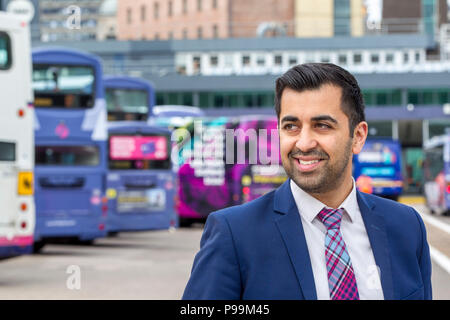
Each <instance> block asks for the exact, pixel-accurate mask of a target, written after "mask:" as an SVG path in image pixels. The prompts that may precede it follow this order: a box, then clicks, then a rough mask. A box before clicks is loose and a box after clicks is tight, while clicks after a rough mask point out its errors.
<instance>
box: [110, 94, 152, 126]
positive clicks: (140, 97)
mask: <svg viewBox="0 0 450 320" xmlns="http://www.w3.org/2000/svg"><path fill="white" fill-rule="evenodd" d="M106 105H107V108H108V121H121V120H130V121H133V120H138V121H140V120H144V121H145V120H147V116H148V111H149V105H148V93H147V92H146V91H145V90H135V89H117V88H109V89H106Z"/></svg>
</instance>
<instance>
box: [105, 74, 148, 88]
mask: <svg viewBox="0 0 450 320" xmlns="http://www.w3.org/2000/svg"><path fill="white" fill-rule="evenodd" d="M103 85H104V86H105V88H120V89H144V90H148V91H151V92H153V91H154V86H153V84H152V83H151V82H150V81H147V80H145V79H142V78H137V77H130V76H112V75H107V76H103Z"/></svg>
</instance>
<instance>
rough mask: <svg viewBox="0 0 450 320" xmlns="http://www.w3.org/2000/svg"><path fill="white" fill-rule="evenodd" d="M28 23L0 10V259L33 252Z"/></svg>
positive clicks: (32, 121) (31, 118)
mask: <svg viewBox="0 0 450 320" xmlns="http://www.w3.org/2000/svg"><path fill="white" fill-rule="evenodd" d="M30 47H31V42H30V30H29V26H28V23H26V22H25V21H23V19H21V18H19V17H17V16H14V15H12V14H10V13H5V12H1V11H0V258H8V257H12V256H17V255H20V254H24V253H30V252H31V251H32V246H33V234H34V226H35V209H34V195H33V194H34V191H33V190H34V187H33V168H34V135H33V123H34V112H33V104H32V101H33V91H32V86H31V72H32V70H31V68H32V65H31V48H30Z"/></svg>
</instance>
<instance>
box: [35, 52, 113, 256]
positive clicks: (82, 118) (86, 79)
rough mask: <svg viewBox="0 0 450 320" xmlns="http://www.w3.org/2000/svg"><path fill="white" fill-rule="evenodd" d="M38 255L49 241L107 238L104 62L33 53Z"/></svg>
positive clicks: (70, 55)
mask: <svg viewBox="0 0 450 320" xmlns="http://www.w3.org/2000/svg"><path fill="white" fill-rule="evenodd" d="M32 59H33V73H32V79H33V90H34V105H35V115H36V117H35V123H34V129H35V161H36V166H35V176H36V178H35V188H36V229H35V251H36V252H37V251H39V250H40V249H41V248H42V247H43V245H44V244H45V243H46V241H47V240H49V239H54V238H78V239H79V240H81V241H85V242H87V243H90V242H92V241H93V240H94V239H96V238H99V237H103V236H105V235H106V230H105V220H106V215H107V204H106V202H107V200H106V197H105V196H104V192H105V185H104V184H105V178H106V166H107V164H106V139H107V123H106V105H105V101H104V87H103V83H102V67H101V64H100V60H99V59H98V58H97V57H96V56H93V55H91V54H87V53H83V52H80V51H76V50H73V49H59V48H38V49H35V50H33V53H32Z"/></svg>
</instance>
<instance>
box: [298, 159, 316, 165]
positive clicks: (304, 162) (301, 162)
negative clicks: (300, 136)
mask: <svg viewBox="0 0 450 320" xmlns="http://www.w3.org/2000/svg"><path fill="white" fill-rule="evenodd" d="M298 162H300V164H303V165H308V164H313V163H316V162H319V160H311V161H303V160H298Z"/></svg>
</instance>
